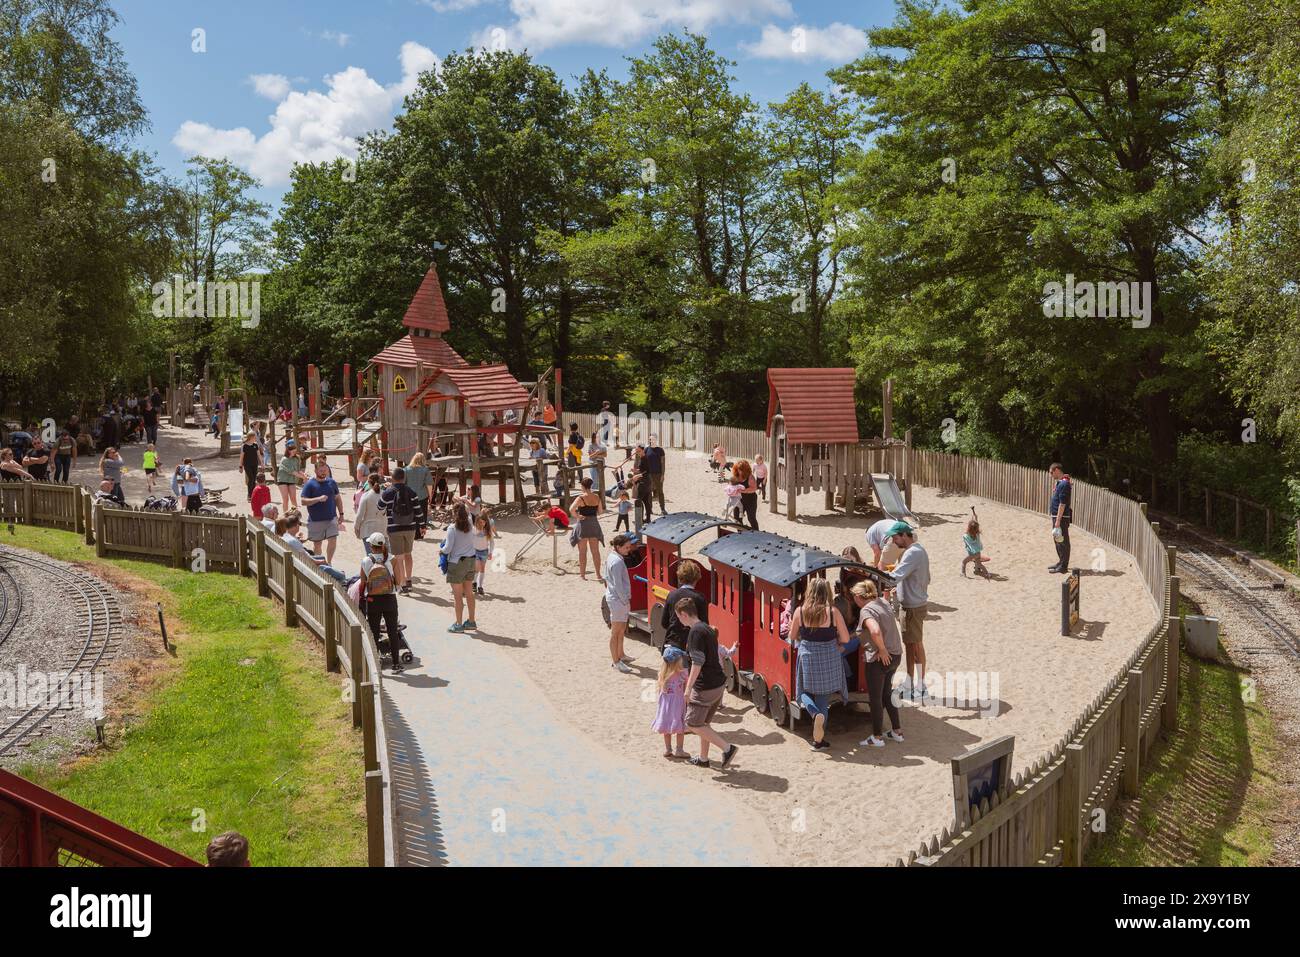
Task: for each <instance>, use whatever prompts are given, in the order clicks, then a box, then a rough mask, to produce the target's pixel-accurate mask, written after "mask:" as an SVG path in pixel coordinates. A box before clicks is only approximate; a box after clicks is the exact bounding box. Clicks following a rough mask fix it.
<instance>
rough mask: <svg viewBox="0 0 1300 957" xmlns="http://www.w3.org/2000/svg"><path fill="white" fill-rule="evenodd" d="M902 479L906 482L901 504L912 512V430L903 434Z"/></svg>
mask: <svg viewBox="0 0 1300 957" xmlns="http://www.w3.org/2000/svg"><path fill="white" fill-rule="evenodd" d="M903 443H904V447H903V478H904V479H905V481H906V482H907V484H906V485H904V486H903V502H904V503H905V504H906V505H907V509H908V511H911V510H912V430H911V429H908V430H907V431H906V432H904V433H903Z"/></svg>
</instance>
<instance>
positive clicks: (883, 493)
mask: <svg viewBox="0 0 1300 957" xmlns="http://www.w3.org/2000/svg"><path fill="white" fill-rule="evenodd" d="M871 487H872V488H873V489H874V490H875V493H876V504H877V505H879V506H880V510H881V511H882V512H884V513H885V514H886V515H888V516H889V517H890V518H892V519H894V520H896V521H899V522H903V521H910V522H911V523H912V524H913V525H919V524H920V522H919V521H917V518H916V516H915V515H913V514H912V512H911V510H910V509H909V508H908V507H907V500H906V499H905V498H903V493H902V492H900V491H899V490H898V483H897V482H895V481H894V476H892V475H890V474H889V473H888V472H872V473H871Z"/></svg>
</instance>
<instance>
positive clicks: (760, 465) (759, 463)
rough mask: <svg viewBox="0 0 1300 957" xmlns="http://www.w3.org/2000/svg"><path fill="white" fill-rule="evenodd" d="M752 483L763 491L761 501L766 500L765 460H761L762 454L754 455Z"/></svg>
mask: <svg viewBox="0 0 1300 957" xmlns="http://www.w3.org/2000/svg"><path fill="white" fill-rule="evenodd" d="M754 484H756V485H757V486H758V490H759V491H760V492H762V493H763V501H764V502H766V501H767V462H765V461H763V456H761V455H755V456H754Z"/></svg>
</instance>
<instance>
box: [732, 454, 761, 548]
mask: <svg viewBox="0 0 1300 957" xmlns="http://www.w3.org/2000/svg"><path fill="white" fill-rule="evenodd" d="M731 482H732V484H733V485H739V486H740V489H741V491H740V508H739V509H738V510H737V512H736V516H735V517H736V521H737V522H739V521H740V513H741V512H744V515H745V518H747V519H748V520H749V527H750V528H752V529H754V531H758V482H757V481H755V480H754V470H753V469H752V468H751V467H750V464H749V461H748V460H746V459H741V460H740V461H739V462H737V463H736V464H735V465H733V466H732V467H731Z"/></svg>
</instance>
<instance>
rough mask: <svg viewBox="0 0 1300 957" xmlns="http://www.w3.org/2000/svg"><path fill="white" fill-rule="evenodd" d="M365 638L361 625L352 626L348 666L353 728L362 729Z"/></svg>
mask: <svg viewBox="0 0 1300 957" xmlns="http://www.w3.org/2000/svg"><path fill="white" fill-rule="evenodd" d="M364 640H365V638H364V636H363V635H362V634H361V626H360V625H352V626H351V627H350V628H349V629H348V658H349V659H350V660H349V661H348V664H350V665H351V666H352V727H354V728H359V727H361V721H362V718H361V683H362V681H363V680H364V679H365V676H366V675H365V667H366V660H365V657H364V654H365V653H364V652H363V651H362V650H361V642H362V641H364Z"/></svg>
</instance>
